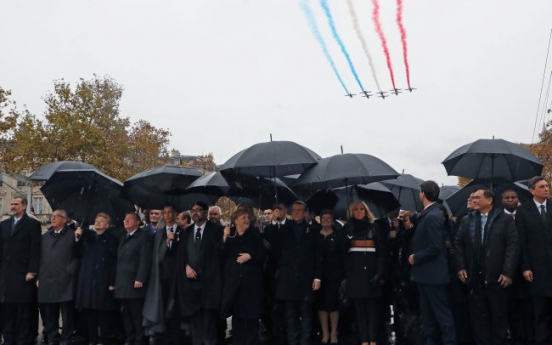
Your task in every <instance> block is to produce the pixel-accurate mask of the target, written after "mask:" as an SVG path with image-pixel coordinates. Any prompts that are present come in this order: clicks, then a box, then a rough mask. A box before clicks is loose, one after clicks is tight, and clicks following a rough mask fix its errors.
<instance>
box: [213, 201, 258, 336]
mask: <svg viewBox="0 0 552 345" xmlns="http://www.w3.org/2000/svg"><path fill="white" fill-rule="evenodd" d="M232 223H233V224H234V225H235V226H234V227H232V228H229V227H227V228H226V229H224V236H223V241H224V288H223V293H222V316H223V317H228V316H232V332H233V334H232V343H233V344H235V345H245V344H247V345H256V344H259V343H260V340H259V316H260V315H261V311H262V299H263V296H262V291H263V275H262V269H263V263H264V260H265V256H266V253H265V249H264V246H263V243H262V237H261V233H260V232H259V230H258V229H257V228H254V227H253V226H251V222H250V219H249V212H248V211H247V210H243V209H238V210H236V212H234V214H232Z"/></svg>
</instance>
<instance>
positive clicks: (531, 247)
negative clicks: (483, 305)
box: [516, 200, 552, 297]
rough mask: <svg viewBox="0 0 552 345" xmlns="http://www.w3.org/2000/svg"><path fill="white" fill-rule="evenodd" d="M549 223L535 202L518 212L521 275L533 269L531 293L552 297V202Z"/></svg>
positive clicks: (521, 207)
mask: <svg viewBox="0 0 552 345" xmlns="http://www.w3.org/2000/svg"><path fill="white" fill-rule="evenodd" d="M546 210H547V222H546V223H545V222H544V221H543V219H542V218H541V215H540V211H539V210H538V209H537V205H535V203H534V201H533V200H531V201H529V202H527V203H525V204H523V205H521V206H520V207H518V209H517V211H516V225H517V228H518V230H519V236H520V239H521V265H520V267H521V272H523V271H527V270H531V271H532V272H533V282H532V283H531V284H529V294H531V295H535V296H546V297H552V202H550V201H549V200H548V201H546Z"/></svg>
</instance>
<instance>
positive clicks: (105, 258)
mask: <svg viewBox="0 0 552 345" xmlns="http://www.w3.org/2000/svg"><path fill="white" fill-rule="evenodd" d="M79 242H81V243H80V246H79V256H80V257H81V268H80V271H79V280H78V284H77V300H76V307H77V308H87V309H95V310H114V309H115V300H114V298H113V291H109V287H110V286H115V271H116V265H117V248H118V246H119V238H118V237H116V236H115V235H114V234H113V232H112V230H110V229H107V230H105V231H104V233H103V234H101V235H98V234H97V233H96V232H95V231H91V230H85V231H84V233H83V235H82V237H81V239H80V240H79Z"/></svg>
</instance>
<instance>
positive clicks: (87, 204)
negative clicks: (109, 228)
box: [40, 169, 135, 225]
mask: <svg viewBox="0 0 552 345" xmlns="http://www.w3.org/2000/svg"><path fill="white" fill-rule="evenodd" d="M122 188H123V184H122V183H121V182H120V181H118V180H116V179H114V178H112V177H109V176H107V175H104V174H103V173H101V172H100V171H99V170H97V169H88V170H82V169H80V170H58V171H56V172H55V173H54V174H53V175H52V176H51V177H50V178H49V179H48V181H46V183H45V184H44V185H43V186H42V187H41V188H40V190H41V191H42V193H43V194H44V197H46V200H47V201H48V203H50V206H52V209H53V210H56V209H63V210H65V211H66V212H67V214H68V215H69V217H71V218H73V219H75V220H76V221H78V222H81V221H84V222H85V223H86V224H89V225H90V224H94V219H95V218H96V215H97V214H98V213H100V212H104V213H107V214H108V215H109V216H110V217H111V219H112V223H113V224H117V225H120V224H122V222H123V219H124V217H125V213H127V212H134V211H135V208H134V205H133V204H132V203H131V202H130V201H128V200H126V199H124V198H122V197H121V196H120V194H121V190H122Z"/></svg>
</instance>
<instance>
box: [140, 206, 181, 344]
mask: <svg viewBox="0 0 552 345" xmlns="http://www.w3.org/2000/svg"><path fill="white" fill-rule="evenodd" d="M175 215H176V211H175V209H174V207H173V206H171V205H169V206H165V207H164V209H163V219H164V220H165V224H166V227H165V229H159V230H158V231H156V232H155V234H154V235H153V258H152V260H153V261H152V265H151V274H150V279H149V280H148V285H147V289H146V299H145V301H144V313H143V314H144V322H143V324H144V326H145V327H146V335H149V334H151V335H153V337H154V340H155V343H156V344H166V345H176V344H180V340H179V338H180V337H179V333H180V320H178V319H177V318H175V317H172V315H171V316H170V317H169V313H172V310H169V307H170V302H171V299H170V293H171V286H172V282H173V277H174V268H175V264H176V251H177V246H178V243H179V239H180V232H181V230H182V229H180V228H179V227H178V226H177V224H176V223H175V221H176V219H175Z"/></svg>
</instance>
